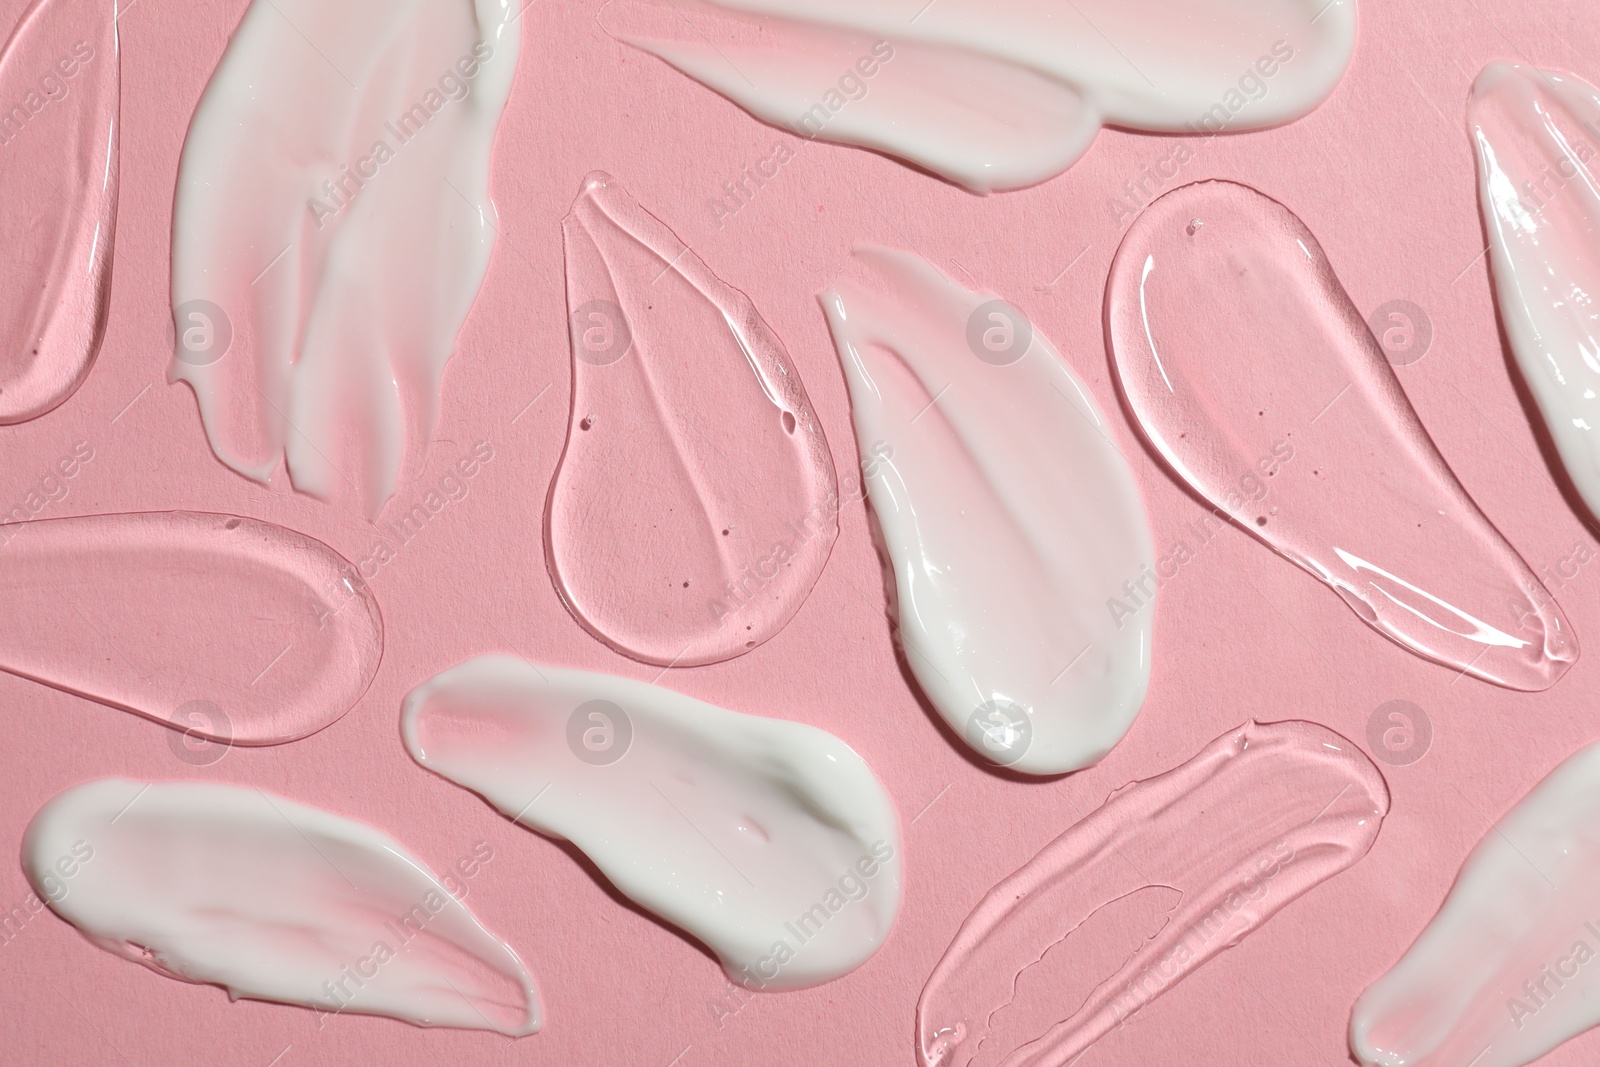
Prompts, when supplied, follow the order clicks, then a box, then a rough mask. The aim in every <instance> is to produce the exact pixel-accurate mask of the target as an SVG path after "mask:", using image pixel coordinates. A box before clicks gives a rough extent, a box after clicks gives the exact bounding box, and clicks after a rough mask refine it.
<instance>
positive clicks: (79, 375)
mask: <svg viewBox="0 0 1600 1067" xmlns="http://www.w3.org/2000/svg"><path fill="white" fill-rule="evenodd" d="M116 20H117V4H116V0H35V2H34V3H33V5H32V6H30V7H29V8H28V10H27V11H26V12H24V13H23V16H22V19H21V21H20V22H19V23H18V24H17V28H16V30H15V31H14V32H13V33H12V35H11V39H10V40H8V41H7V42H6V45H5V50H4V51H3V52H0V424H6V423H16V422H26V421H27V420H28V419H32V418H37V417H38V416H40V415H43V414H44V413H45V412H47V411H49V410H50V409H51V408H53V407H55V406H56V405H58V404H60V403H61V402H62V401H63V400H65V399H66V398H67V397H69V396H71V395H72V393H73V391H74V390H76V389H77V388H78V386H79V385H80V384H81V383H82V382H83V379H84V377H85V376H86V375H88V373H89V368H90V366H91V365H92V364H93V363H94V358H95V355H96V354H97V353H98V352H99V350H100V341H101V339H102V338H103V337H104V335H105V328H106V313H107V309H108V307H109V303H110V290H111V261H112V244H113V241H114V240H115V237H116V228H117V185H118V162H119V152H118V118H119V113H120V108H121V67H120V62H121V60H120V57H119V55H118V49H117V22H116Z"/></svg>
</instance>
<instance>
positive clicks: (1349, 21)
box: [601, 0, 1356, 193]
mask: <svg viewBox="0 0 1600 1067" xmlns="http://www.w3.org/2000/svg"><path fill="white" fill-rule="evenodd" d="M601 21H602V24H603V25H604V26H605V27H606V28H607V30H608V32H610V33H611V34H612V35H613V36H615V37H616V38H618V39H619V40H621V41H624V42H626V43H628V44H631V45H633V46H635V47H637V48H640V49H643V50H644V51H647V52H650V53H652V54H654V55H656V56H659V57H660V58H662V59H663V60H665V61H666V62H668V63H670V64H671V65H672V66H674V67H676V68H677V69H678V70H680V71H682V72H683V73H685V74H687V75H689V76H690V77H691V78H694V79H696V80H697V81H700V82H702V83H704V84H705V85H707V86H709V87H710V88H712V89H714V90H716V91H717V92H719V93H721V94H723V95H724V96H726V97H728V98H729V99H731V100H733V101H734V102H735V103H737V104H738V105H739V106H741V107H743V108H745V109H746V110H747V111H749V112H750V113H751V114H753V115H755V116H756V117H757V118H760V119H763V120H765V121H767V122H770V123H773V124H774V125H778V126H782V127H784V128H786V129H790V130H792V131H794V132H795V133H798V134H800V135H802V136H805V137H817V138H821V139H823V140H827V141H836V142H839V143H842V144H851V145H859V146H862V147H865V148H871V149H875V150H878V151H881V152H885V153H887V154H889V155H893V156H898V157H900V158H901V159H905V160H908V161H910V162H911V163H914V164H916V165H918V166H921V167H924V168H926V169H927V170H930V171H932V172H933V173H935V174H938V175H939V176H941V177H943V178H946V179H948V180H950V181H953V182H956V183H959V184H961V185H964V186H966V187H967V188H969V189H971V190H973V191H975V192H983V193H987V192H991V191H995V190H1003V189H1016V188H1021V187H1023V186H1027V185H1032V184H1035V183H1037V182H1041V181H1044V180H1045V179H1046V178H1050V177H1052V176H1054V175H1056V174H1058V173H1060V172H1061V171H1063V170H1065V169H1066V168H1068V167H1070V166H1071V165H1072V164H1073V163H1075V162H1076V161H1077V160H1078V158H1079V157H1080V156H1082V155H1083V153H1084V152H1085V151H1087V150H1088V148H1089V145H1090V143H1091V142H1092V141H1093V140H1094V137H1095V134H1097V133H1098V132H1099V130H1100V127H1101V126H1102V125H1111V126H1123V127H1128V128H1131V129H1138V130H1152V131H1160V132H1169V133H1178V132H1188V133H1193V134H1196V135H1201V136H1205V135H1209V134H1213V133H1221V132H1233V131H1238V130H1252V129H1261V128H1263V127H1268V126H1275V125H1278V124H1280V123H1284V122H1288V121H1291V120H1293V119H1297V118H1300V117H1301V116H1303V115H1305V114H1307V113H1308V112H1310V111H1311V110H1312V109H1314V108H1315V107H1316V106H1317V105H1318V104H1320V103H1321V102H1322V101H1323V100H1324V99H1326V98H1327V96H1328V95H1329V94H1330V93H1331V92H1332V91H1333V89H1334V87H1335V86H1336V85H1337V84H1338V82H1339V79H1340V77H1341V76H1343V74H1344V71H1345V68H1346V67H1347V66H1348V65H1349V62H1350V56H1351V54H1352V52H1353V51H1354V48H1355V37H1356V5H1355V0H1077V2H1075V3H1060V2H1058V0H939V2H938V3H933V4H930V3H928V2H927V0H720V2H718V3H707V2H705V0H613V2H612V3H610V4H608V5H607V6H606V7H605V8H604V9H603V12H602V15H601Z"/></svg>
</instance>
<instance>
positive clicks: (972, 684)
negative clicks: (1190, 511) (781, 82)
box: [821, 248, 1155, 774]
mask: <svg viewBox="0 0 1600 1067" xmlns="http://www.w3.org/2000/svg"><path fill="white" fill-rule="evenodd" d="M855 263H856V266H858V267H859V268H861V270H860V271H859V273H860V274H861V275H863V276H864V277H867V278H870V281H868V282H857V281H855V280H852V279H849V278H846V279H841V280H840V281H839V283H838V284H837V285H836V286H835V288H834V289H832V290H829V291H828V292H825V293H823V294H822V297H821V300H822V304H823V308H824V310H825V311H826V312H827V315H828V322H829V325H830V326H831V328H832V330H833V338H834V343H835V344H836V345H837V346H838V349H839V358H840V361H841V362H842V363H843V364H844V372H845V380H846V382H847V383H848V385H849V388H850V404H851V411H852V416H853V419H854V423H855V431H856V437H857V439H858V440H859V441H860V443H861V454H862V456H863V457H864V458H865V459H866V460H867V462H866V463H865V464H864V467H863V469H864V476H865V480H866V483H867V495H868V499H869V501H870V503H871V507H872V515H873V517H874V519H875V520H876V523H877V532H878V533H879V534H880V536H881V539H882V545H881V549H882V550H883V552H884V553H885V554H886V555H887V557H888V563H889V564H890V565H891V566H892V568H893V572H894V573H893V584H892V587H891V590H890V594H891V595H890V600H891V604H890V610H891V615H892V617H893V618H895V619H896V620H897V622H898V634H897V636H898V641H899V644H900V646H901V647H902V649H903V650H904V652H905V656H906V660H907V663H908V665H909V666H910V668H911V671H912V673H913V674H914V675H915V677H916V679H917V682H918V684H919V685H920V686H921V687H922V690H923V692H924V693H925V694H926V695H927V697H928V699H929V700H930V701H931V702H932V704H933V706H934V707H935V708H936V709H937V710H938V712H939V714H940V715H941V716H942V717H943V718H944V720H945V721H946V722H947V723H948V724H949V725H950V728H951V729H952V730H954V731H955V732H956V733H957V734H959V735H961V736H962V737H963V738H965V739H966V741H967V742H968V744H970V745H971V746H972V747H973V748H974V750H976V751H977V752H978V753H979V754H981V755H983V756H985V757H986V758H988V759H989V760H991V761H993V762H996V763H1000V764H1004V765H1007V766H1010V767H1011V768H1012V769H1013V770H1016V771H1021V772H1024V773H1027V774H1059V773H1062V772H1066V771H1072V770H1077V769H1079V768H1082V767H1086V766H1088V765H1090V764H1092V763H1094V762H1095V761H1097V760H1099V759H1100V758H1101V757H1102V756H1104V755H1105V754H1106V753H1107V752H1109V751H1110V750H1111V748H1112V746H1113V745H1115V744H1116V743H1117V742H1118V741H1119V740H1121V739H1122V735H1123V734H1124V733H1126V732H1127V730H1128V727H1129V726H1130V725H1131V724H1132V723H1133V718H1134V716H1135V715H1136V714H1137V713H1138V711H1139V706H1140V705H1141V704H1142V703H1143V702H1144V696H1145V690H1146V687H1147V686H1148V684H1149V680H1150V632H1151V627H1152V623H1153V622H1154V615H1155V604H1154V597H1155V579H1154V571H1153V569H1152V568H1153V566H1154V559H1155V553H1154V549H1153V547H1152V543H1151V536H1150V530H1149V526H1148V523H1147V521H1146V518H1145V512H1144V506H1143V503H1142V502H1141V500H1140V497H1139V489H1138V486H1137V485H1136V483H1135V481H1134V477H1133V471H1132V469H1131V468H1130V467H1129V466H1128V461H1127V459H1126V458H1125V457H1124V456H1123V455H1122V453H1121V452H1119V451H1118V450H1117V446H1116V445H1115V444H1113V443H1112V441H1111V438H1110V436H1109V427H1108V424H1107V422H1106V419H1105V416H1104V415H1102V414H1101V411H1100V408H1099V406H1098V405H1097V404H1096V403H1095V402H1094V399H1093V397H1092V396H1091V395H1090V393H1089V391H1088V390H1087V389H1086V388H1085V387H1084V385H1083V383H1082V382H1080V381H1079V380H1078V378H1077V376H1076V375H1074V374H1073V373H1072V371H1070V370H1069V369H1067V366H1066V364H1065V363H1064V362H1062V359H1061V355H1060V353H1058V352H1057V351H1056V349H1055V347H1054V346H1053V345H1051V344H1050V342H1049V340H1048V339H1046V338H1045V336H1044V335H1043V334H1041V333H1039V332H1038V331H1037V330H1036V329H1034V328H1033V327H1032V325H1031V324H1029V322H1028V320H1027V319H1026V318H1025V317H1024V316H1023V315H1022V313H1021V312H1020V311H1018V310H1017V309H1016V308H1014V307H1012V306H1011V305H1009V304H1006V303H1005V302H1004V301H1001V300H998V299H996V298H994V297H992V296H990V295H988V294H981V293H974V292H970V291H968V290H966V289H963V288H962V287H961V286H959V285H957V284H956V283H954V282H952V281H951V280H950V279H949V278H946V277H945V276H944V275H943V274H941V273H939V271H938V270H937V269H935V268H934V267H933V266H932V265H931V264H929V263H928V262H927V261H925V260H923V259H920V258H918V257H917V256H915V255H912V254H910V253H906V252H895V251H890V250H888V249H882V248H859V249H857V250H856V254H855ZM1130 597H1131V598H1133V599H1132V601H1131V602H1132V603H1134V604H1136V605H1137V608H1136V609H1135V610H1134V611H1133V612H1131V613H1130V612H1128V611H1127V610H1126V608H1125V607H1123V606H1122V605H1126V604H1127V603H1129V602H1130V601H1129V599H1128V598H1130ZM1113 602H1115V604H1116V605H1118V606H1117V607H1113Z"/></svg>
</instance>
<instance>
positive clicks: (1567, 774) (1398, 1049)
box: [1350, 745, 1600, 1067]
mask: <svg viewBox="0 0 1600 1067" xmlns="http://www.w3.org/2000/svg"><path fill="white" fill-rule="evenodd" d="M1596 1025H1600V745H1590V746H1588V747H1587V748H1584V749H1581V750H1580V751H1578V752H1577V753H1576V754H1574V755H1573V756H1571V757H1570V758H1569V759H1567V760H1566V761H1565V762H1563V763H1562V764H1561V765H1560V766H1559V767H1557V768H1556V769H1555V770H1554V771H1552V772H1551V773H1550V774H1549V776H1548V777H1546V778H1545V779H1544V781H1542V782H1540V783H1539V784H1538V785H1537V786H1535V787H1534V789H1533V791H1532V792H1530V793H1529V794H1528V795H1527V796H1526V797H1524V798H1523V799H1522V800H1521V801H1519V802H1518V803H1517V806H1516V807H1515V808H1513V809H1511V811H1510V812H1509V813H1507V814H1506V815H1505V816H1504V817H1503V818H1501V819H1500V821H1499V822H1498V823H1496V824H1495V825H1494V827H1493V828H1492V829H1490V831H1489V832H1488V833H1486V834H1484V837H1483V840H1482V841H1480V842H1478V845H1477V847H1476V848H1474V849H1473V850H1472V853H1471V855H1469V856H1468V857H1467V859H1466V862H1465V863H1464V864H1462V866H1461V873H1460V874H1458V875H1457V876H1456V881H1455V885H1453V886H1452V887H1451V889H1450V895H1449V896H1448V897H1446V898H1445V902H1444V904H1443V906H1442V907H1440V909H1439V914H1438V915H1437V916H1435V917H1434V919H1433V921H1432V922H1430V923H1429V924H1428V926H1427V928H1426V929H1425V930H1423V931H1422V933H1421V934H1420V935H1419V936H1418V937H1417V940H1416V943H1415V944H1413V945H1412V946H1411V948H1409V949H1408V950H1407V951H1406V954H1405V955H1404V956H1403V957H1401V959H1400V961H1399V962H1398V963H1396V964H1395V965H1394V967H1392V968H1391V969H1390V970H1389V972H1388V973H1387V974H1385V975H1384V976H1383V977H1382V978H1379V979H1378V980H1377V981H1376V982H1374V983H1373V984H1372V985H1371V987H1370V988H1368V989H1367V991H1366V992H1365V993H1363V994H1362V995H1361V999H1360V1000H1358V1001H1357V1002H1356V1005H1355V1009H1354V1011H1353V1012H1352V1014H1351V1019H1350V1047H1351V1049H1352V1050H1353V1051H1354V1052H1355V1058H1356V1059H1357V1060H1359V1061H1360V1062H1361V1063H1362V1064H1365V1065H1367V1067H1380V1065H1381V1067H1395V1065H1399V1064H1404V1065H1405V1067H1520V1065H1521V1064H1525V1063H1531V1062H1533V1061H1534V1060H1536V1059H1538V1058H1539V1057H1541V1056H1543V1055H1544V1054H1545V1053H1547V1052H1549V1051H1550V1050H1552V1049H1554V1048H1555V1047H1556V1046H1557V1045H1560V1044H1561V1043H1562V1042H1564V1041H1567V1040H1570V1039H1571V1038H1573V1037H1576V1036H1577V1035H1578V1034H1580V1033H1582V1032H1583V1031H1585V1030H1588V1029H1590V1028H1592V1027H1594V1026H1596Z"/></svg>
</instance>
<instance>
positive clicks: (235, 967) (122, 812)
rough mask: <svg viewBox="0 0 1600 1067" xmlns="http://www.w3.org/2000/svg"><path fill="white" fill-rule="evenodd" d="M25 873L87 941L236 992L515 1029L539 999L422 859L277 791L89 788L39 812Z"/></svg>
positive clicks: (101, 784) (327, 1011)
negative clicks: (279, 794) (268, 792)
mask: <svg viewBox="0 0 1600 1067" xmlns="http://www.w3.org/2000/svg"><path fill="white" fill-rule="evenodd" d="M22 865H23V868H24V870H25V871H26V872H27V875H28V880H29V882H31V883H32V885H33V888H34V892H36V893H37V894H38V895H39V898H40V899H41V900H44V901H46V902H47V903H48V904H49V905H50V907H51V909H52V910H53V911H55V913H56V914H57V915H60V916H61V917H62V918H63V919H65V920H67V921H68V922H70V923H72V924H73V925H74V926H76V927H77V928H78V929H79V930H80V931H82V933H83V935H84V936H85V937H87V938H88V939H89V940H90V941H91V942H93V943H94V944H96V945H98V946H99V947H101V948H103V949H105V950H106V951H107V952H110V953H113V954H114V955H117V956H121V957H123V958H124V959H129V960H132V961H133V962H135V963H139V964H143V965H144V966H146V967H148V968H150V969H151V970H152V971H155V972H156V973H157V974H162V975H165V976H167V977H168V978H176V979H179V980H180V981H184V982H195V983H208V984H211V985H218V986H221V987H223V988H224V989H226V990H227V991H228V995H229V997H230V998H231V999H234V1000H237V999H239V998H241V997H247V998H249V999H251V1000H269V1001H277V1002H279V1003H283V1004H298V1005H302V1006H304V1007H308V1008H312V1009H314V1010H316V1011H317V1012H318V1013H319V1015H323V1016H328V1015H337V1014H341V1013H343V1012H351V1013H355V1014H361V1015H387V1016H390V1017H392V1018H396V1019H401V1020H404V1021H406V1022H409V1023H414V1024H415V1025H417V1026H450V1027H457V1028H460V1029H468V1030H495V1031H498V1032H500V1033H502V1034H506V1035H508V1036H512V1037H519V1036H522V1035H524V1034H531V1033H533V1032H534V1031H536V1030H538V1029H539V1025H540V1008H539V994H538V990H537V988H536V987H535V986H534V982H533V979H532V978H531V977H530V976H529V974H528V971H527V969H526V968H525V967H524V966H523V965H522V961H521V960H520V959H519V958H518V957H517V954H516V952H515V951H513V950H512V949H511V948H510V946H508V945H506V944H505V943H504V942H502V941H500V940H499V939H498V938H496V937H495V936H494V935H493V934H491V933H489V932H488V931H487V930H485V929H484V928H483V926H482V925H481V924H479V922H478V920H477V919H476V918H475V917H474V916H473V914H472V913H471V912H469V911H468V910H467V909H466V907H465V905H463V904H462V903H461V902H460V901H458V900H456V899H455V897H453V896H452V895H451V893H450V890H448V889H447V888H445V886H444V885H443V884H442V883H440V881H439V880H438V879H437V878H436V877H434V875H433V873H432V872H430V871H429V870H428V868H427V867H426V866H424V865H423V863H422V862H421V861H420V860H418V859H417V858H415V857H414V856H412V855H411V854H410V852H408V851H407V850H406V848H405V847H404V846H403V845H401V844H400V843H399V842H398V841H396V840H394V839H393V838H391V837H390V836H388V835H387V834H385V833H382V832H380V831H378V830H375V829H373V828H372V827H370V826H366V825H364V824H362V823H358V822H354V821H352V820H350V819H345V818H342V817H340V816H338V815H334V814H332V813H330V812H326V811H323V810H321V809H319V808H313V807H309V806H307V805H305V804H300V803H297V802H295V801H293V800H289V799H287V798H285V797H279V796H272V795H269V794H267V793H264V792H262V791H261V790H259V789H253V788H246V787H243V786H232V785H220V784H213V783H201V782H137V781H130V780H128V779H126V778H102V779H99V780H98V781H93V782H88V783H86V784H84V785H80V786H75V787H73V788H71V789H68V790H66V791H65V792H63V793H60V794H58V795H57V796H56V797H54V798H53V799H51V800H50V801H49V802H48V803H47V804H45V806H44V807H42V808H40V809H39V811H38V813H37V814H36V815H34V817H33V821H32V822H31V823H29V824H28V829H27V832H26V833H25V834H24V836H23V841H22ZM320 1021H323V1020H319V1022H320Z"/></svg>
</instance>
